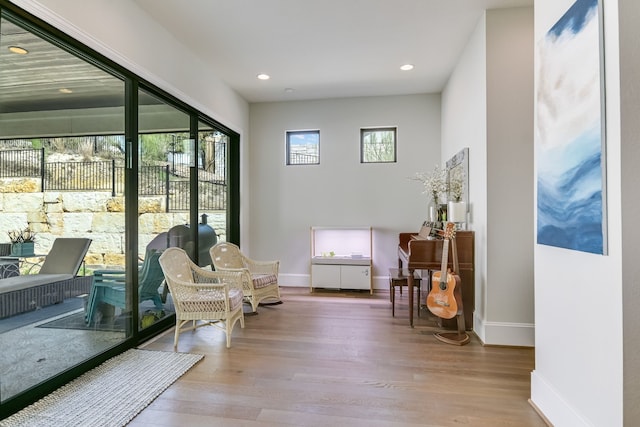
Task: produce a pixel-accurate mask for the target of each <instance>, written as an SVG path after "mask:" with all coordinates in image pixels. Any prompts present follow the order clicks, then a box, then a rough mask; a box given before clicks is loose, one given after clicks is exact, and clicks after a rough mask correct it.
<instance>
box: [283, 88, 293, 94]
mask: <svg viewBox="0 0 640 427" xmlns="http://www.w3.org/2000/svg"><path fill="white" fill-rule="evenodd" d="M294 90H295V89H293V88H291V87H286V88H284V91H285V92H286V93H293V91H294Z"/></svg>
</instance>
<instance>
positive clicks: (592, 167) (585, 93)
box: [535, 0, 607, 254]
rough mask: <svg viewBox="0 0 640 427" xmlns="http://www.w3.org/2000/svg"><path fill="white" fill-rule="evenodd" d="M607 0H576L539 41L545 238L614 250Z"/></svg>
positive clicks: (540, 200)
mask: <svg viewBox="0 0 640 427" xmlns="http://www.w3.org/2000/svg"><path fill="white" fill-rule="evenodd" d="M601 2H602V0H576V1H575V2H574V3H573V4H572V5H571V7H569V9H568V10H567V11H566V12H565V13H564V14H563V15H562V16H561V17H559V19H558V20H557V22H556V23H555V24H554V25H553V26H552V27H551V28H550V29H549V31H547V33H546V34H545V36H544V37H543V38H542V40H540V41H539V42H538V49H539V51H538V53H539V69H538V70H537V92H538V93H537V108H536V128H535V150H536V185H537V200H536V203H537V229H536V237H537V243H538V244H542V245H549V246H556V247H560V248H566V249H571V250H576V251H582V252H589V253H594V254H606V252H607V238H606V234H607V233H606V230H607V227H606V224H607V222H606V180H605V178H606V174H605V172H606V170H605V166H606V161H605V160H606V158H605V154H606V151H605V126H604V117H605V116H604V68H603V62H604V61H603V40H602V38H603V36H602V33H603V32H602V25H603V24H602V4H601Z"/></svg>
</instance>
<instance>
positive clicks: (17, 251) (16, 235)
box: [7, 227, 36, 257]
mask: <svg viewBox="0 0 640 427" xmlns="http://www.w3.org/2000/svg"><path fill="white" fill-rule="evenodd" d="M7 234H8V235H9V240H11V255H12V256H19V257H24V256H30V255H34V254H35V252H34V249H35V248H34V245H35V238H36V233H35V232H34V231H32V230H31V228H29V227H26V228H24V229H21V230H9V231H8V232H7Z"/></svg>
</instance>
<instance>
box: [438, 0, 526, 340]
mask: <svg viewBox="0 0 640 427" xmlns="http://www.w3.org/2000/svg"><path fill="white" fill-rule="evenodd" d="M532 36H533V9H532V8H512V9H500V10H490V11H487V12H486V14H485V16H483V17H482V18H481V19H480V20H479V22H478V25H477V27H476V29H475V31H474V32H473V34H472V35H471V37H470V39H469V42H468V44H467V46H466V48H465V50H464V52H463V54H462V55H461V57H460V59H459V61H458V64H457V65H456V68H455V70H454V72H453V74H452V75H451V77H450V79H449V81H448V82H447V86H446V88H445V90H444V92H443V95H442V136H443V138H442V151H443V161H445V160H446V159H447V158H449V157H450V156H451V155H453V154H455V152H457V151H458V150H460V149H461V148H462V147H464V146H468V147H469V163H470V164H469V181H470V182H469V197H470V210H471V223H470V228H471V229H472V230H473V231H474V232H475V237H476V248H475V249H476V264H475V265H476V272H475V279H476V283H475V287H476V290H475V295H476V302H475V313H474V331H475V333H476V334H477V335H478V336H479V337H480V339H481V340H482V341H483V342H484V343H486V344H497V345H522V346H533V345H534V317H533V249H532V246H533V240H532V233H531V230H532V228H533V202H532V200H533V174H532V170H533V165H532V157H533V119H532V115H533V108H532V107H533V71H532V68H533V50H532ZM460 123H464V124H465V125H464V126H460Z"/></svg>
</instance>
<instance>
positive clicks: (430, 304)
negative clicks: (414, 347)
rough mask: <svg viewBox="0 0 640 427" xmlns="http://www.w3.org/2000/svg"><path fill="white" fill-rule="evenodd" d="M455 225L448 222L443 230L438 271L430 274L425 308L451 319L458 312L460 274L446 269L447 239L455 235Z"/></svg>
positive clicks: (447, 255) (441, 316)
mask: <svg viewBox="0 0 640 427" xmlns="http://www.w3.org/2000/svg"><path fill="white" fill-rule="evenodd" d="M455 232H456V225H455V224H454V223H452V222H448V223H447V226H446V228H445V230H444V232H443V237H444V242H443V244H442V264H441V268H440V271H436V272H434V273H433V275H432V280H431V290H430V291H429V295H427V308H428V309H429V311H431V312H432V313H433V314H435V315H436V316H438V317H440V318H443V319H453V318H454V317H455V316H456V315H457V314H458V296H457V295H456V294H455V292H456V288H457V287H459V286H460V276H458V275H457V274H455V273H453V272H452V271H451V270H448V269H447V262H448V258H449V241H450V240H451V239H452V238H453V237H454V236H455Z"/></svg>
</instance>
